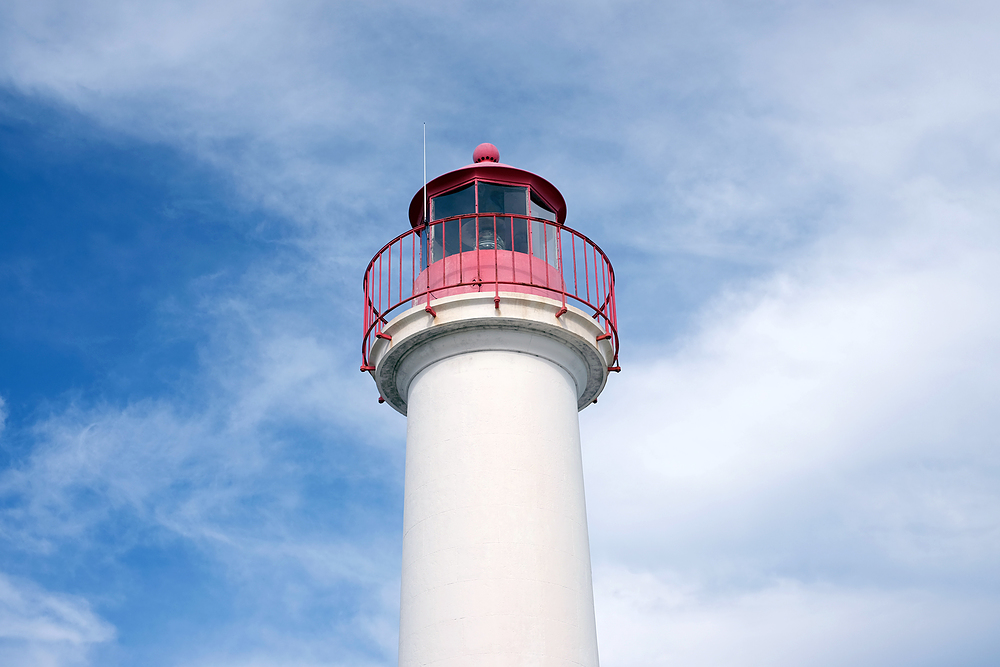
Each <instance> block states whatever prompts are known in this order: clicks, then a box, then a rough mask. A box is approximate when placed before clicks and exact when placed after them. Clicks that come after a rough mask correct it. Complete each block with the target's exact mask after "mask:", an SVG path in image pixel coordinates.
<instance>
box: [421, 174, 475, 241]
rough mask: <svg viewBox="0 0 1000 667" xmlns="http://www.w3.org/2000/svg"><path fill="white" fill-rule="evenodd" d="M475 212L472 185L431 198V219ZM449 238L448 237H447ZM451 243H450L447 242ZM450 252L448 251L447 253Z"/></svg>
mask: <svg viewBox="0 0 1000 667" xmlns="http://www.w3.org/2000/svg"><path fill="white" fill-rule="evenodd" d="M475 212H476V191H475V190H473V189H472V185H466V186H465V187H464V188H460V189H458V190H454V191H452V192H449V193H448V194H444V195H439V196H437V197H432V198H431V220H440V219H442V218H450V217H451V216H453V215H462V214H463V213H475ZM449 240H450V239H449ZM449 245H451V244H449ZM449 254H450V253H449Z"/></svg>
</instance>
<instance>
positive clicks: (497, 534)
mask: <svg viewBox="0 0 1000 667" xmlns="http://www.w3.org/2000/svg"><path fill="white" fill-rule="evenodd" d="M499 158H500V156H499V152H498V151H497V149H496V147H494V146H493V145H492V144H482V145H480V146H479V147H478V148H476V150H475V152H474V153H473V160H474V162H473V164H471V165H468V166H467V167H463V168H462V169H458V170H456V171H453V172H450V173H447V174H444V175H443V176H440V177H438V178H436V179H434V180H432V181H431V182H429V183H428V184H427V186H426V188H425V189H421V191H420V192H418V193H417V194H416V195H415V196H414V198H413V201H412V202H411V205H410V222H411V227H412V229H411V230H410V231H408V232H406V233H404V234H402V235H400V236H399V237H397V238H396V239H394V240H393V241H391V242H390V243H388V244H387V245H386V246H385V247H383V248H382V250H381V251H380V252H379V253H378V254H377V255H376V256H375V258H374V259H373V260H372V261H371V263H370V264H369V266H368V270H367V272H366V274H365V282H364V287H365V322H364V341H363V344H362V367H361V370H363V371H367V372H370V373H371V374H372V375H373V377H374V378H375V382H376V384H377V385H378V388H379V392H380V396H379V400H380V401H385V402H388V403H389V405H391V406H392V407H393V408H395V409H396V410H397V411H399V412H401V413H402V414H404V415H406V416H407V432H406V479H405V493H404V506H403V572H402V591H401V598H400V622H399V664H400V667H418V666H419V667H424V666H429V665H434V667H468V666H469V665H477V666H484V667H486V666H490V667H515V666H522V665H524V666H527V665H531V666H533V667H535V666H537V667H548V666H552V667H556V666H559V667H563V666H565V667H570V666H572V667H579V666H584V667H597V665H598V657H597V632H596V628H595V624H594V599H593V585H592V583H591V568H590V545H589V540H588V536H587V515H586V507H585V502H584V492H583V467H582V462H581V456H580V430H579V419H578V417H577V412H578V411H579V410H581V409H583V408H585V407H587V406H588V405H590V404H591V403H594V402H596V401H597V396H598V394H600V392H601V390H602V389H603V388H604V384H605V382H606V380H607V377H608V372H609V371H616V370H618V368H617V366H616V365H615V364H616V362H617V356H618V334H617V330H616V318H615V299H614V272H613V270H612V268H611V264H610V262H608V260H607V257H606V256H605V255H604V253H603V252H602V251H601V250H600V249H599V248H598V247H597V246H596V245H595V244H594V243H593V242H591V241H590V240H589V239H588V238H586V237H585V236H583V235H582V234H580V233H578V232H576V231H573V230H572V229H570V228H568V227H566V226H565V225H564V221H565V218H566V204H565V202H564V200H563V197H562V195H561V194H560V193H559V191H558V190H557V189H556V188H555V187H554V186H552V184H550V183H549V182H548V181H546V180H545V179H543V178H540V177H539V176H536V175H535V174H531V173H529V172H526V171H523V170H521V169H516V168H514V167H510V166H508V165H504V164H501V163H500V160H499ZM425 192H426V199H425V198H424V197H425Z"/></svg>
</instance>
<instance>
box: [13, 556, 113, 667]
mask: <svg viewBox="0 0 1000 667" xmlns="http://www.w3.org/2000/svg"><path fill="white" fill-rule="evenodd" d="M114 638H115V629H114V627H113V626H111V625H110V624H108V623H107V622H106V621H104V620H103V619H101V618H100V617H99V616H97V615H96V614H94V612H93V611H91V609H90V605H89V604H88V603H87V601H86V600H83V599H80V598H77V597H73V596H70V595H65V594H57V593H51V592H49V591H45V590H43V589H41V588H39V587H38V586H35V585H34V584H31V583H30V582H26V581H22V580H16V579H12V578H10V577H8V576H6V575H4V574H0V662H3V664H4V665H8V666H9V667H49V666H51V667H57V666H58V667H61V666H64V665H65V666H67V667H68V666H69V665H78V664H87V654H88V652H89V650H90V648H91V647H92V646H93V645H97V644H102V643H105V642H109V641H111V640H113V639H114Z"/></svg>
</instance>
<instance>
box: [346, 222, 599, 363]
mask: <svg viewBox="0 0 1000 667" xmlns="http://www.w3.org/2000/svg"><path fill="white" fill-rule="evenodd" d="M484 218H486V219H488V218H492V219H493V223H492V224H491V225H490V227H491V228H492V230H493V235H494V241H493V247H492V248H482V247H479V245H478V242H479V241H478V239H479V236H480V230H481V227H480V225H479V220H481V219H484ZM497 219H503V220H504V221H505V222H504V224H505V225H506V224H507V222H508V221H509V224H510V228H509V229H510V231H511V237H513V236H514V229H515V227H514V220H515V219H517V220H523V221H525V225H524V227H523V228H521V229H523V230H524V232H525V240H526V241H527V244H528V245H527V250H526V251H522V250H513V249H511V250H506V249H504V250H503V251H501V250H500V248H498V247H497V246H498V245H499V243H498V240H500V239H501V231H503V232H506V231H507V230H506V229H503V230H501V229H500V228H499V225H498V224H497V222H496V221H497ZM466 220H476V239H477V240H476V247H474V248H464V247H463V244H462V240H461V228H462V224H459V225H457V229H458V241H459V250H458V251H457V252H451V253H446V252H444V251H445V250H446V249H447V248H446V244H447V238H448V236H447V234H448V232H447V230H448V229H449V227H448V223H452V222H455V221H466ZM536 224H541V225H544V228H542V229H543V230H544V231H543V232H542V235H541V238H540V239H539V240H541V241H542V243H543V244H544V246H543V250H544V256H540V255H538V254H536V248H535V246H534V245H533V241H537V240H536V239H534V235H535V233H536V231H535V230H537V229H539V228H538V227H536V226H535V225H536ZM438 226H440V227H441V228H442V229H443V230H446V231H445V233H444V235H443V237H442V240H441V250H442V257H441V258H440V259H433V260H432V255H433V254H434V246H431V244H430V242H429V238H430V234H428V233H427V232H429V231H430V230H431V229H433V228H435V227H438ZM452 229H454V228H452ZM550 230H551V232H550ZM550 234H551V240H552V241H554V242H555V251H556V257H555V258H554V259H555V264H553V263H552V262H551V261H550V260H551V258H549V256H548V252H549V243H550ZM563 234H568V235H569V236H570V249H571V257H570V259H569V261H570V262H571V264H572V273H571V275H570V276H567V267H568V265H567V262H566V256H565V255H566V253H565V252H564V251H563V245H564V244H563ZM407 241H409V244H408V245H407ZM513 245H514V243H513V242H512V246H513ZM396 247H398V251H397V253H396V256H395V257H394V256H393V248H396ZM579 247H582V268H583V274H584V275H583V276H582V282H583V284H584V294H583V295H581V293H580V292H581V289H580V283H581V276H580V275H579V271H578V269H579V268H580V267H581V262H580V259H579V258H578V256H577V255H578V248H579ZM404 249H409V250H410V253H409V261H405V260H404V257H405V255H404V253H403V250H404ZM473 252H475V253H478V254H477V255H476V261H477V271H476V278H475V279H473V280H472V281H463V271H462V270H461V265H462V259H461V257H460V258H459V260H458V262H459V267H460V270H459V273H458V280H457V282H447V280H446V273H445V271H446V264H444V262H447V261H448V260H449V259H450V258H452V257H455V256H461V255H466V254H471V253H473ZM491 252H492V253H493V257H494V262H493V267H492V268H493V278H492V279H489V280H484V279H482V275H481V274H482V266H481V265H480V264H479V262H481V256H482V254H483V253H486V254H488V253H491ZM500 252H504V253H507V252H510V253H512V257H511V260H510V262H511V267H510V268H511V279H510V280H504V279H501V275H500V271H501V266H500V262H499V257H500V255H499V253H500ZM515 254H524V255H526V256H527V257H528V260H527V262H528V267H529V268H528V276H527V277H528V281H524V280H516V278H517V269H516V263H517V262H516V259H515V258H514V256H513V255H515ZM418 258H419V261H418ZM598 259H600V267H598V263H599V262H598ZM535 260H541V261H542V262H543V263H544V264H545V266H546V268H545V271H546V276H545V284H541V283H538V282H535V277H534V269H533V267H534V264H535ZM394 261H395V262H397V266H396V275H393V262H394ZM439 263H442V274H441V283H440V284H437V283H435V284H434V286H433V287H432V286H431V277H430V272H429V270H430V269H433V267H435V266H437V265H438V264H439ZM505 263H506V256H505ZM404 267H405V268H408V269H410V271H409V273H410V276H409V280H408V281H404V275H403V274H404ZM383 268H385V269H386V271H385V272H384V271H383ZM470 268H471V267H470ZM487 268H489V267H487ZM502 268H503V269H504V270H506V269H507V267H506V266H504V267H502ZM551 270H554V271H555V272H556V273H557V274H558V276H559V278H560V282H561V285H560V286H559V287H553V286H552V285H551V284H549V283H550V276H551V274H550V271H551ZM424 272H428V273H426V274H424ZM376 274H377V275H376ZM384 274H385V275H384ZM591 274H593V275H591ZM419 275H426V280H427V283H426V286H425V288H424V289H422V290H421V289H420V287H422V286H418V285H417V284H416V279H417V277H418V276H419ZM383 277H385V278H386V280H385V281H384V282H383ZM568 277H571V278H572V280H573V286H572V289H570V288H569V281H568V279H567V278H568ZM422 280H423V279H422ZM394 281H395V283H396V284H395V285H394V284H393V283H394ZM490 284H492V285H493V286H494V293H495V297H494V299H495V302H496V304H497V307H499V302H500V288H501V286H502V285H503V286H510V287H512V288H513V289H510V290H508V291H513V292H517V291H519V290H518V288H522V290H521V291H523V288H529V289H533V290H544V291H545V292H549V293H552V294H553V295H557V296H559V297H561V299H562V302H563V310H562V311H560V313H559V315H561V314H562V313H564V312H566V310H565V309H566V307H567V299H569V300H571V301H573V302H576V303H577V304H580V305H582V306H585V307H586V308H588V309H590V310H592V311H593V315H592V317H593V318H594V319H600V320H601V321H602V322H603V325H604V330H605V334H607V335H610V338H611V342H612V344H613V349H614V358H613V360H612V362H611V365H610V366H609V368H610V369H612V370H618V367H617V365H616V364H617V361H618V322H617V312H616V308H615V304H616V301H615V291H614V284H615V274H614V268H613V267H612V265H611V261H610V260H609V259H608V256H607V255H606V254H605V253H604V251H603V250H601V248H600V246H598V245H597V244H596V243H594V242H593V241H592V240H591V239H590V238H589V237H587V236H586V235H585V234H583V233H581V232H578V231H576V230H575V229H572V228H570V227H567V226H566V225H565V224H559V223H557V222H553V221H551V220H546V219H544V218H537V217H532V216H529V215H523V214H516V213H465V214H461V215H454V216H450V217H447V218H442V219H440V220H433V221H431V222H429V223H427V224H424V225H421V226H419V227H414V228H411V229H409V230H407V231H405V232H403V233H402V234H400V235H398V236H397V237H396V238H394V239H392V240H391V241H389V242H388V243H386V244H385V245H384V246H382V248H381V249H380V250H379V251H378V252H377V253H375V255H374V256H373V257H372V259H371V261H370V262H368V266H367V268H366V269H365V277H364V281H363V288H364V299H365V301H364V324H363V338H362V342H361V361H362V365H361V370H363V371H369V370H374V368H373V367H372V366H371V365H370V364H369V361H368V354H369V352H370V351H371V346H372V344H373V343H374V337H375V336H377V335H378V334H381V333H382V330H383V327H384V326H385V325H387V324H388V322H389V319H388V315H389V314H390V313H392V312H393V311H395V310H396V309H398V308H400V307H402V306H404V305H406V304H411V303H412V304H414V305H416V304H417V302H418V300H419V299H420V298H422V297H427V307H428V309H430V310H431V312H433V309H431V300H432V299H433V298H434V297H433V293H434V292H441V291H444V290H454V289H462V288H470V290H471V289H472V288H476V289H479V290H481V289H482V288H483V287H485V286H488V285H490ZM404 286H407V287H408V288H409V289H408V290H404ZM591 289H593V290H594V295H595V296H596V299H595V301H597V302H598V303H596V304H595V303H593V302H592V301H591V297H590V292H591ZM383 297H384V302H385V303H384V306H383ZM376 299H377V301H378V303H377V304H376Z"/></svg>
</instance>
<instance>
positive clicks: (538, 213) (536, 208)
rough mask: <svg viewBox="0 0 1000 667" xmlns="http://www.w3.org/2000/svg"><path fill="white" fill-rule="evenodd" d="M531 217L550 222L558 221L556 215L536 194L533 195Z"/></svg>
mask: <svg viewBox="0 0 1000 667" xmlns="http://www.w3.org/2000/svg"><path fill="white" fill-rule="evenodd" d="M531 217H532V218H541V219H542V220H549V221H550V222H555V221H556V214H555V213H553V212H552V211H550V210H549V207H548V206H546V205H545V203H544V202H543V201H542V200H541V199H540V198H539V197H538V195H536V194H535V193H531Z"/></svg>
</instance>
